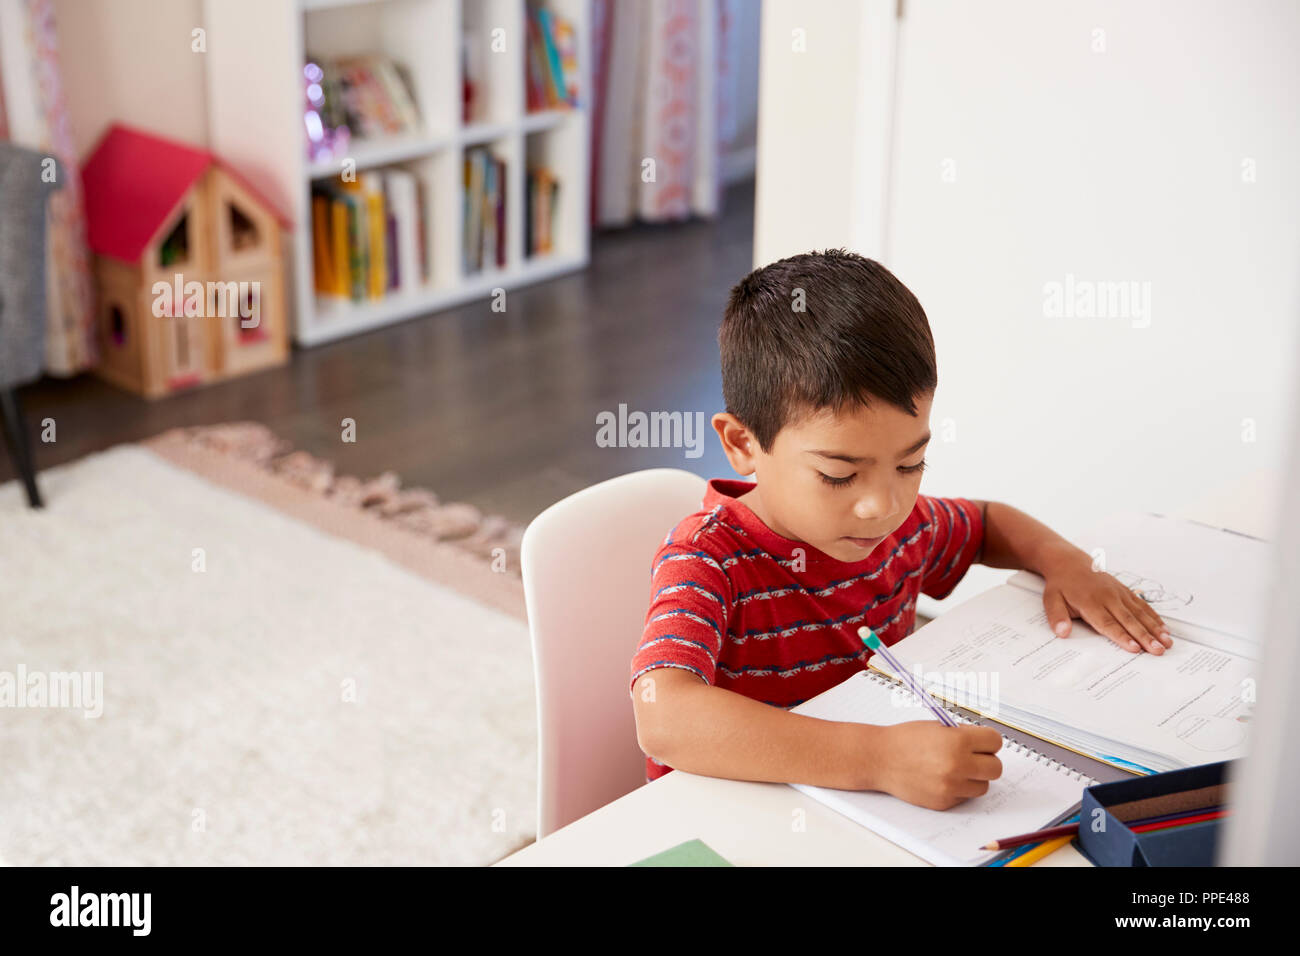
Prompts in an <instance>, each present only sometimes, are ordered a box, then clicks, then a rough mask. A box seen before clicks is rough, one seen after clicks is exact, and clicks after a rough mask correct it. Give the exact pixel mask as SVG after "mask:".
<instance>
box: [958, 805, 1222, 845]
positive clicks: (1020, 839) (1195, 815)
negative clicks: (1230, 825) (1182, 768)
mask: <svg viewBox="0 0 1300 956" xmlns="http://www.w3.org/2000/svg"><path fill="white" fill-rule="evenodd" d="M1229 812H1230V811H1228V810H1222V809H1219V808H1218V807H1208V808H1205V809H1202V810H1184V811H1182V812H1181V813H1170V814H1166V815H1165V816H1162V817H1148V818H1147V819H1145V820H1134V821H1131V822H1129V823H1125V824H1124V825H1125V826H1126V827H1128V828H1129V829H1130V830H1132V831H1133V832H1134V833H1145V832H1147V831H1148V830H1163V829H1165V828H1167V827H1172V826H1185V825H1186V824H1188V823H1200V822H1202V821H1204V820H1217V819H1218V818H1219V817H1222V816H1226V815H1227V814H1228V813H1229ZM1078 832H1079V824H1077V823H1063V824H1062V825H1061V826H1059V827H1048V828H1047V829H1046V830H1035V831H1034V832H1033V833H1022V834H1020V835H1019V836H1011V837H1002V838H1001V839H997V840H993V841H991V842H989V843H985V844H984V846H982V847H980V849H982V850H1007V849H1010V848H1011V847H1013V846H1023V845H1024V844H1026V843H1037V842H1039V841H1040V840H1051V839H1053V838H1055V837H1059V836H1066V835H1069V836H1073V835H1074V834H1076V833H1078Z"/></svg>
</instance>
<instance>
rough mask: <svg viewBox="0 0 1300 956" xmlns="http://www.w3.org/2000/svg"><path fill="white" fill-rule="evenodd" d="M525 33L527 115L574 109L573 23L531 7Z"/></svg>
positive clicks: (576, 62) (576, 96) (575, 42)
mask: <svg viewBox="0 0 1300 956" xmlns="http://www.w3.org/2000/svg"><path fill="white" fill-rule="evenodd" d="M526 32H527V36H526V41H527V50H526V51H525V60H524V65H525V70H524V75H525V79H526V93H527V100H528V111H529V112H534V111H537V110H546V109H563V108H567V107H574V106H577V105H578V56H577V39H576V32H575V30H574V26H573V23H572V22H571V21H570V20H568V19H566V18H564V17H562V16H560V15H559V14H557V13H555V12H554V11H552V10H550V9H548V8H547V7H545V6H541V5H539V4H534V3H530V4H528V8H527V30H526Z"/></svg>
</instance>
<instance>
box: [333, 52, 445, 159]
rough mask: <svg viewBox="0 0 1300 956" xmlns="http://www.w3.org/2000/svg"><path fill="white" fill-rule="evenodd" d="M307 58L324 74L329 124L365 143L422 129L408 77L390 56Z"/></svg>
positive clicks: (403, 69)
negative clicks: (344, 127) (367, 140)
mask: <svg viewBox="0 0 1300 956" xmlns="http://www.w3.org/2000/svg"><path fill="white" fill-rule="evenodd" d="M309 60H310V62H313V63H316V64H317V65H319V66H320V68H321V71H322V73H323V74H324V79H323V80H322V81H321V91H322V93H323V95H324V98H325V103H324V106H323V107H322V108H321V119H322V121H323V122H324V123H326V124H327V125H329V126H331V127H338V126H346V127H347V128H348V130H349V132H350V133H351V134H352V135H353V136H355V137H358V138H361V139H366V138H373V137H376V136H395V135H400V134H403V133H412V132H415V131H417V130H419V129H420V111H419V109H418V108H417V105H416V101H415V97H414V95H413V94H412V92H411V84H410V80H409V77H408V76H407V73H406V70H405V68H404V67H403V66H402V65H401V64H399V63H397V62H396V61H395V60H393V59H392V58H391V57H388V56H384V55H382V54H378V53H372V54H365V55H360V56H347V57H333V58H320V57H309Z"/></svg>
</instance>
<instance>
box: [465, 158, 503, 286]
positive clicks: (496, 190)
mask: <svg viewBox="0 0 1300 956" xmlns="http://www.w3.org/2000/svg"><path fill="white" fill-rule="evenodd" d="M462 182H463V185H464V193H463V208H462V211H463V216H464V218H463V231H462V237H461V261H462V265H463V267H464V270H465V273H466V274H470V273H474V272H479V271H480V270H482V269H483V267H484V265H485V264H489V265H490V264H495V265H496V266H497V267H498V268H505V264H506V190H507V179H506V161H505V160H504V159H501V158H500V157H498V156H494V155H493V154H492V151H491V150H490V149H489V148H488V147H486V146H476V147H474V148H472V149H468V150H466V151H465V161H464V169H463V173H462Z"/></svg>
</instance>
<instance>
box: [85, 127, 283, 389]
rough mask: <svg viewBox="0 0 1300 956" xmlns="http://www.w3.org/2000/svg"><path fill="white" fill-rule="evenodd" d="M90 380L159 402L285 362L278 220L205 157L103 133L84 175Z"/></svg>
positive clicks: (121, 133) (126, 133)
mask: <svg viewBox="0 0 1300 956" xmlns="http://www.w3.org/2000/svg"><path fill="white" fill-rule="evenodd" d="M82 184H83V187H84V196H85V202H86V226H87V241H88V244H89V246H90V249H91V251H92V252H93V253H94V257H95V263H94V271H95V277H96V282H97V284H98V292H99V295H98V306H97V311H98V315H97V319H96V321H97V330H98V335H99V348H100V364H99V366H98V368H97V369H96V371H97V372H98V373H99V374H100V375H101V376H102V377H103V378H105V379H107V380H108V381H110V382H112V383H113V384H115V385H118V386H121V387H123V388H126V389H129V390H130V391H133V392H138V393H139V394H141V395H145V396H147V397H149V398H157V397H159V396H161V395H166V394H169V393H170V392H173V391H176V390H178V389H183V388H188V387H191V386H194V385H200V384H204V383H207V382H213V381H217V380H219V379H223V378H229V377H231V376H235V375H241V374H243V373H245V372H251V371H254V370H257V369H262V368H267V367H269V366H272V365H279V364H281V363H283V362H284V361H285V360H286V359H287V358H288V349H289V346H288V316H287V314H286V310H285V298H284V279H283V258H282V252H281V238H280V230H281V229H282V228H285V227H286V226H287V225H288V223H287V222H286V221H285V219H284V218H283V217H282V216H281V214H280V213H279V212H278V211H277V210H276V209H275V208H274V206H272V205H271V204H270V203H268V202H267V201H266V200H265V199H263V198H262V197H261V196H259V195H258V194H257V193H256V192H254V191H253V189H252V188H250V187H249V186H248V185H247V184H246V183H245V182H243V181H242V180H241V179H240V178H239V176H238V175H237V174H235V173H234V172H233V171H232V170H231V169H229V168H228V167H226V166H224V165H223V164H222V163H221V161H220V160H218V159H217V158H216V157H215V156H213V155H212V154H211V153H209V152H207V151H206V150H201V149H195V148H192V147H189V146H185V145H182V144H180V143H175V142H172V141H169V140H165V139H161V138H159V137H156V136H152V135H150V134H148V133H143V132H140V131H138V130H134V129H130V128H127V127H125V126H113V127H112V128H110V129H109V131H108V132H107V133H106V134H105V135H104V137H103V139H101V140H100V142H99V144H98V145H97V146H96V147H95V149H94V150H93V151H92V153H91V155H90V157H89V159H88V160H87V161H86V163H85V165H84V167H83V169H82Z"/></svg>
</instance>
